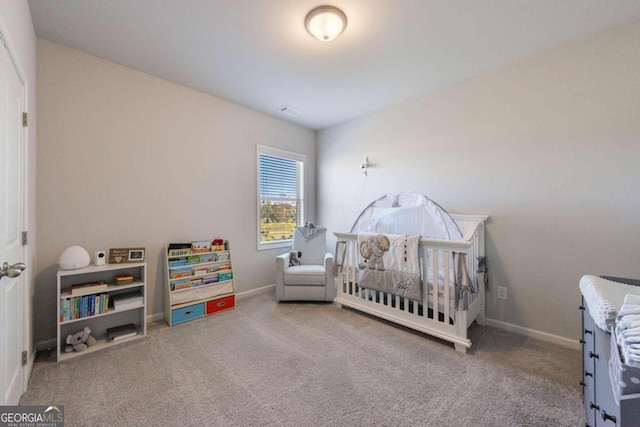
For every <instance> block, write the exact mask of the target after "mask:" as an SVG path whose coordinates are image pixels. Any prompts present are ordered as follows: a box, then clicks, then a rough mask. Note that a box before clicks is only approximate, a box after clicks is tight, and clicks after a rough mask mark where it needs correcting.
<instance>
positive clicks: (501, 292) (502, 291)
mask: <svg viewBox="0 0 640 427" xmlns="http://www.w3.org/2000/svg"><path fill="white" fill-rule="evenodd" d="M497 289H498V299H503V300H506V299H507V288H505V287H504V286H498V288H497Z"/></svg>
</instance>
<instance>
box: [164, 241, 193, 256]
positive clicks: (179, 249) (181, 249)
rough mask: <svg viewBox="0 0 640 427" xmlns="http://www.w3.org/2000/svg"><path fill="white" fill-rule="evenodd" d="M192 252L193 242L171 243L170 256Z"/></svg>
mask: <svg viewBox="0 0 640 427" xmlns="http://www.w3.org/2000/svg"><path fill="white" fill-rule="evenodd" d="M190 253H191V243H169V248H168V255H169V256H180V255H189V254H190Z"/></svg>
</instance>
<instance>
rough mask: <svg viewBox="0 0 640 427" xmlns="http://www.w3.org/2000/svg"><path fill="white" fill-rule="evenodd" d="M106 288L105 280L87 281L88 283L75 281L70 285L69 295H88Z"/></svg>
mask: <svg viewBox="0 0 640 427" xmlns="http://www.w3.org/2000/svg"><path fill="white" fill-rule="evenodd" d="M107 289H108V285H107V282H104V281H103V282H89V283H77V284H75V285H71V295H73V296H79V295H89V294H97V293H100V292H106V291H107Z"/></svg>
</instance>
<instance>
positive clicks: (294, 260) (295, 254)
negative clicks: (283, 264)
mask: <svg viewBox="0 0 640 427" xmlns="http://www.w3.org/2000/svg"><path fill="white" fill-rule="evenodd" d="M301 257H302V252H299V251H291V252H290V253H289V267H293V266H295V265H300V258H301Z"/></svg>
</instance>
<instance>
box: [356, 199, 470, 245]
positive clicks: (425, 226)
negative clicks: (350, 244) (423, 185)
mask: <svg viewBox="0 0 640 427" xmlns="http://www.w3.org/2000/svg"><path fill="white" fill-rule="evenodd" d="M351 233H390V234H419V235H421V236H422V237H424V238H427V239H439V240H461V239H462V233H461V232H460V229H459V228H458V226H457V225H456V223H455V221H454V220H453V218H451V215H449V213H448V212H447V211H445V210H444V209H443V208H442V207H440V205H438V204H437V203H436V202H434V201H433V200H431V199H429V198H428V197H427V196H425V195H423V194H419V193H396V194H387V195H386V196H383V197H381V198H379V199H378V200H376V201H375V202H373V203H371V204H370V205H369V206H367V207H366V208H365V209H364V210H363V211H362V213H361V214H360V216H359V217H358V219H356V222H355V223H354V224H353V227H351Z"/></svg>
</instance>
